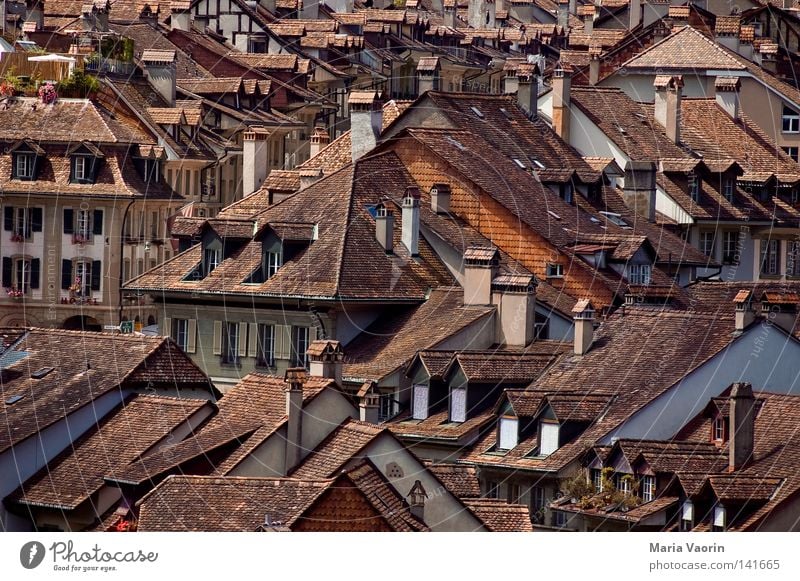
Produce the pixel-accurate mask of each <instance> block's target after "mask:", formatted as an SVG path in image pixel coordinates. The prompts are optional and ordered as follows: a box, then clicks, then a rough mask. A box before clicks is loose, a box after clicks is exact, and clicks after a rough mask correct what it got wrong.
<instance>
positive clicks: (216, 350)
mask: <svg viewBox="0 0 800 581" xmlns="http://www.w3.org/2000/svg"><path fill="white" fill-rule="evenodd" d="M212 353H213V354H214V355H222V321H214V345H213V350H212Z"/></svg>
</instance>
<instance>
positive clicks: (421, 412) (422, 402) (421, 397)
mask: <svg viewBox="0 0 800 581" xmlns="http://www.w3.org/2000/svg"><path fill="white" fill-rule="evenodd" d="M413 390H414V400H413V406H414V408H413V410H412V416H413V418H414V419H415V420H424V419H427V417H428V395H429V388H428V386H427V385H425V384H421V383H415V384H414V386H413Z"/></svg>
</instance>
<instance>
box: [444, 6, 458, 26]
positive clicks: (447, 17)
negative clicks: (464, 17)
mask: <svg viewBox="0 0 800 581" xmlns="http://www.w3.org/2000/svg"><path fill="white" fill-rule="evenodd" d="M443 4H444V11H443V14H442V20H443V22H442V24H443V25H444V26H447V27H449V28H453V29H455V28H456V27H457V21H458V19H457V18H456V14H457V12H456V11H457V6H456V0H443Z"/></svg>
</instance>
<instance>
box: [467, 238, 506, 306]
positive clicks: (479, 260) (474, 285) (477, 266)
mask: <svg viewBox="0 0 800 581" xmlns="http://www.w3.org/2000/svg"><path fill="white" fill-rule="evenodd" d="M499 262H500V254H499V253H498V252H497V248H494V247H486V246H470V247H469V248H467V249H466V251H465V252H464V304H465V305H490V304H491V303H492V280H494V277H495V274H496V272H497V266H498V264H499Z"/></svg>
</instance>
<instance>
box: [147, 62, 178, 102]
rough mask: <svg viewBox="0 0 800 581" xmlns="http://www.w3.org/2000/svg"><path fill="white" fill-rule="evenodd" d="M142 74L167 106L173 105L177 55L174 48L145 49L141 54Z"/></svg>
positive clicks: (175, 87)
mask: <svg viewBox="0 0 800 581" xmlns="http://www.w3.org/2000/svg"><path fill="white" fill-rule="evenodd" d="M140 60H141V63H142V68H143V69H144V76H145V77H146V78H147V81H148V82H149V83H150V86H151V87H153V89H155V90H156V91H157V92H158V94H159V95H161V97H163V99H164V101H166V102H167V106H169V107H174V106H175V91H176V90H177V85H176V79H175V62H176V60H177V57H176V55H175V51H174V50H159V49H145V50H143V51H142V56H141V59H140Z"/></svg>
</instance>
